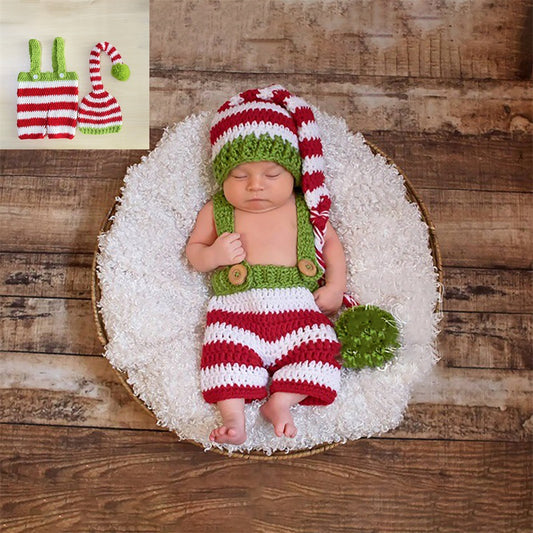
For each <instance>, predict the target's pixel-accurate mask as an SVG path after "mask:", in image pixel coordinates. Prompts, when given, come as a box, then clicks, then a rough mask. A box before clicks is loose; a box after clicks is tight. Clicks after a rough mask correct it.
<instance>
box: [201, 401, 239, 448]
mask: <svg viewBox="0 0 533 533" xmlns="http://www.w3.org/2000/svg"><path fill="white" fill-rule="evenodd" d="M217 406H218V409H219V410H220V414H221V415H222V425H221V426H220V427H218V428H215V429H214V430H213V431H211V434H210V435H209V439H210V440H212V441H215V442H221V443H222V442H224V443H229V444H242V443H243V442H244V441H245V440H246V427H245V419H244V398H230V399H229V400H221V401H220V402H218V403H217Z"/></svg>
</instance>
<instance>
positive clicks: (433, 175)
mask: <svg viewBox="0 0 533 533" xmlns="http://www.w3.org/2000/svg"><path fill="white" fill-rule="evenodd" d="M356 130H357V127H356V128H355V129H354V131H356ZM364 134H365V137H367V138H368V140H370V141H371V142H372V143H373V144H375V145H376V146H377V147H378V148H380V149H381V150H382V151H383V152H384V153H386V154H387V155H388V156H389V157H390V158H391V159H392V160H393V161H395V163H396V164H397V165H398V166H399V167H400V168H401V169H402V170H403V171H404V172H405V174H406V175H407V177H408V178H409V181H410V182H411V183H412V184H413V186H414V187H415V188H419V187H423V188H426V189H460V190H476V191H499V192H533V180H532V179H531V168H533V152H532V150H531V143H532V137H531V136H529V135H511V134H500V135H497V134H494V133H491V134H488V135H485V136H464V135H454V134H453V133H447V132H439V133H434V134H431V133H424V134H421V133H417V132H413V133H405V132H404V133H397V132H394V131H377V130H370V129H369V130H364ZM162 135H163V129H161V128H152V130H151V141H150V145H151V147H152V148H154V147H155V146H156V144H157V142H158V141H159V140H160V139H161V136H162ZM143 155H145V154H144V153H143V152H140V151H130V152H126V151H119V150H117V151H108V150H106V151H101V152H94V151H87V150H84V151H82V150H79V151H78V150H77V151H72V152H64V151H51V150H38V151H27V150H1V151H0V175H3V176H6V177H7V176H13V177H14V176H21V177H25V176H26V177H27V176H32V175H39V176H43V177H44V176H49V177H57V176H58V175H61V173H62V172H63V171H65V172H67V171H68V174H67V175H68V177H70V178H80V177H81V178H100V177H104V178H117V179H120V178H122V177H123V176H124V174H125V173H126V169H127V167H128V166H131V165H134V164H137V163H139V162H140V161H141V157H142V156H143Z"/></svg>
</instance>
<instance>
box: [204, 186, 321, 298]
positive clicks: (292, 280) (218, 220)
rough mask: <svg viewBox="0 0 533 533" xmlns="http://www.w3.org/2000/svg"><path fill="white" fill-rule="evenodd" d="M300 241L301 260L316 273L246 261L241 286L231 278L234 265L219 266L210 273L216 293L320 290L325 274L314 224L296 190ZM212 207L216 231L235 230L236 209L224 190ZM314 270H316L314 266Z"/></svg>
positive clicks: (297, 245) (297, 246)
mask: <svg viewBox="0 0 533 533" xmlns="http://www.w3.org/2000/svg"><path fill="white" fill-rule="evenodd" d="M295 200H296V217H297V228H298V230H297V233H298V236H297V244H296V251H297V257H298V262H299V263H300V261H302V260H304V261H306V262H307V263H308V264H310V263H312V264H313V265H314V267H315V268H316V273H315V274H314V275H312V276H309V275H305V274H303V273H302V272H301V271H300V269H299V268H298V267H297V266H279V265H250V264H249V263H248V262H247V261H243V262H242V263H240V264H241V265H243V266H244V267H245V269H246V277H245V280H244V282H242V283H241V284H240V285H235V284H232V283H231V281H230V270H231V268H232V266H226V267H222V268H219V269H217V270H215V272H213V274H212V276H211V284H212V286H213V290H214V292H215V294H216V295H217V296H222V295H226V294H234V293H237V292H243V291H245V290H249V289H276V288H290V287H306V288H308V289H309V290H310V291H311V292H313V291H315V290H316V289H318V280H319V279H320V278H321V277H322V274H323V272H322V269H321V268H320V266H319V265H318V262H317V260H316V254H315V244H314V236H313V227H312V225H311V222H310V220H309V209H308V207H307V204H306V203H305V199H304V197H303V194H302V193H301V192H296V195H295ZM213 210H214V216H215V225H216V229H217V234H218V235H221V234H222V233H224V232H229V233H233V232H234V231H235V210H234V208H233V206H232V205H231V204H230V203H229V202H228V201H227V200H226V198H225V196H224V193H223V191H219V192H218V193H217V194H215V196H214V197H213ZM313 270H314V269H313Z"/></svg>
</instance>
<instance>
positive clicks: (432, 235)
mask: <svg viewBox="0 0 533 533" xmlns="http://www.w3.org/2000/svg"><path fill="white" fill-rule="evenodd" d="M365 143H366V144H367V145H368V147H369V148H370V149H371V150H372V152H373V153H374V155H376V154H379V155H380V156H382V157H383V158H384V159H385V160H386V161H387V164H389V165H391V166H393V167H394V168H396V170H397V171H398V173H399V174H400V175H401V176H402V178H403V181H404V185H405V189H406V196H407V198H408V199H409V200H410V201H411V202H413V203H416V204H417V205H418V208H419V210H420V214H421V216H422V218H423V220H424V222H425V224H426V226H427V228H428V233H429V245H430V248H431V256H432V259H433V265H434V267H435V270H436V271H437V276H438V282H439V295H440V298H439V302H438V303H437V307H436V311H439V310H440V301H441V300H442V275H443V274H442V257H441V253H440V247H439V244H438V241H437V236H436V230H435V226H434V225H433V222H432V221H431V218H430V216H429V212H428V210H427V208H426V206H425V205H424V203H423V202H422V200H421V199H420V198H419V197H418V195H417V194H416V191H415V189H414V187H413V185H412V184H411V182H410V181H409V179H408V178H407V176H406V175H405V172H404V171H403V170H402V169H401V168H400V167H399V166H398V165H397V164H396V163H395V162H394V161H393V160H392V159H391V158H390V157H389V156H387V154H385V153H384V152H383V151H382V150H380V149H379V148H378V147H377V146H375V145H374V144H373V143H372V142H370V141H368V140H367V139H365ZM118 203H119V200H115V203H114V204H113V206H112V207H111V209H110V210H109V211H108V213H107V215H106V217H105V219H104V221H103V223H102V224H101V226H100V231H99V233H98V235H102V234H103V233H106V232H107V231H109V229H110V228H111V226H112V223H113V215H114V214H115V213H116V210H117V206H118ZM98 253H99V246H98V240H97V244H96V249H95V252H94V255H93V262H92V270H91V303H92V310H93V318H94V323H95V326H96V332H97V336H98V340H99V341H100V343H101V344H102V346H103V347H105V346H106V345H107V343H108V342H109V337H108V335H107V331H106V329H105V324H104V320H103V317H102V313H101V312H100V309H99V308H98V302H99V301H100V299H101V290H100V284H99V282H98V272H97V261H98ZM102 357H104V356H103V355H102ZM110 366H111V368H112V369H113V371H114V372H115V374H116V375H117V377H118V379H119V380H120V382H121V383H122V384H123V385H124V387H125V388H126V389H127V390H128V392H129V393H130V395H131V396H132V397H133V399H134V400H135V401H136V402H137V403H138V404H139V405H141V407H142V408H143V409H144V410H145V411H146V412H147V413H149V415H150V416H151V417H153V418H154V419H155V420H157V417H156V415H155V414H154V413H153V412H152V410H151V409H149V408H148V406H147V405H146V404H145V403H144V402H143V401H142V400H141V399H140V398H139V397H138V396H137V395H136V394H135V392H134V391H133V387H132V386H131V385H130V384H129V383H128V375H127V373H126V372H123V371H121V370H118V369H117V368H115V367H114V366H113V365H111V364H110ZM182 442H188V443H190V444H193V445H195V446H198V447H200V448H202V449H203V446H202V445H201V444H200V443H198V442H195V441H193V440H189V439H183V440H182ZM339 444H340V442H332V443H326V444H318V445H317V446H314V447H313V448H310V449H308V450H295V451H291V452H282V451H279V452H274V453H272V454H271V455H267V454H265V453H262V452H259V451H252V452H248V453H244V452H231V453H230V452H228V451H226V450H222V449H219V448H217V447H213V448H210V450H209V451H212V452H215V453H218V454H220V455H225V456H227V457H235V458H240V459H251V460H257V461H269V460H283V459H298V458H301V457H309V456H311V455H316V454H318V453H322V452H325V451H327V450H331V449H332V448H335V447H336V446H338V445H339Z"/></svg>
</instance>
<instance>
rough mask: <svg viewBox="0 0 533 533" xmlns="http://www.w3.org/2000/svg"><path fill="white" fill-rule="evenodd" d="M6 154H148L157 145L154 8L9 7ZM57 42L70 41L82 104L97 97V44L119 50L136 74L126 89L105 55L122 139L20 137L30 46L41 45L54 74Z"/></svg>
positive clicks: (0, 140) (34, 3) (5, 6)
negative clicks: (93, 72)
mask: <svg viewBox="0 0 533 533" xmlns="http://www.w3.org/2000/svg"><path fill="white" fill-rule="evenodd" d="M0 19H1V23H0V24H1V26H0V44H1V47H2V48H1V49H2V50H3V53H2V61H1V64H0V73H1V75H0V87H1V90H0V120H1V121H2V128H1V129H0V148H1V149H7V148H14V149H32V150H38V149H47V150H50V149H61V150H64V149H69V148H70V149H77V150H79V149H145V148H148V147H149V139H150V129H149V127H150V4H149V0H114V1H112V2H111V1H109V0H48V1H46V2H42V1H38V0H24V1H20V0H2V2H1V4H0ZM56 37H63V39H64V40H65V62H66V67H67V71H69V72H70V71H74V72H77V74H78V78H79V100H78V101H79V102H81V100H82V99H83V97H84V96H85V95H87V94H88V93H89V92H90V91H91V90H92V86H91V82H90V79H89V54H90V52H91V50H92V48H93V47H94V45H95V44H96V43H98V42H99V41H108V42H110V43H111V44H113V45H114V46H115V47H116V49H117V50H118V52H119V53H120V55H121V56H122V59H123V61H124V63H126V64H127V65H128V66H129V67H130V71H131V75H130V78H129V79H128V80H127V81H119V80H117V79H115V78H114V77H113V76H112V75H111V66H112V64H111V60H110V59H109V57H108V56H107V54H105V53H102V54H101V72H102V80H103V83H104V89H105V90H106V91H108V92H109V93H110V94H112V95H113V96H114V97H115V98H116V99H117V101H118V103H119V105H120V107H121V109H122V117H123V124H122V129H121V130H120V132H118V133H109V134H104V135H86V134H83V133H81V132H80V131H79V130H78V129H77V130H76V136H75V137H74V139H72V140H68V139H48V138H44V139H35V140H34V139H24V140H21V139H19V138H18V135H17V76H18V74H19V72H28V71H29V70H30V56H29V49H28V41H29V40H30V39H37V40H39V41H40V42H41V48H42V55H41V71H42V72H49V71H51V70H52V47H53V43H54V39H55V38H56Z"/></svg>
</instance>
